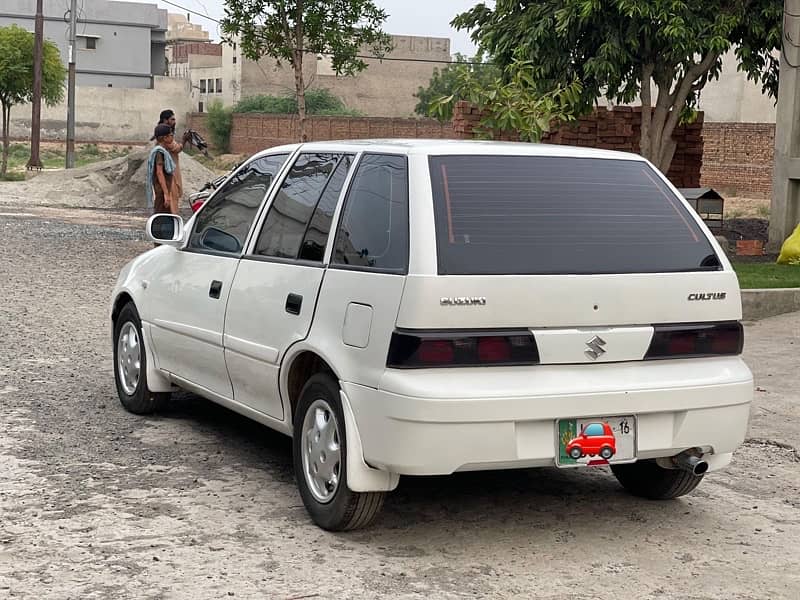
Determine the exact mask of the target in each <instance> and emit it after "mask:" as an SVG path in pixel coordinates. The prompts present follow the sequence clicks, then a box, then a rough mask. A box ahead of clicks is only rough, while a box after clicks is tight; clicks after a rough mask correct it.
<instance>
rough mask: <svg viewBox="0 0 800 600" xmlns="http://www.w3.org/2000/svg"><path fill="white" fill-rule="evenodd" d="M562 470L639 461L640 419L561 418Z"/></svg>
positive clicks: (558, 460) (558, 428)
mask: <svg viewBox="0 0 800 600" xmlns="http://www.w3.org/2000/svg"><path fill="white" fill-rule="evenodd" d="M556 435H557V438H558V452H557V455H556V463H557V465H558V466H559V467H580V466H598V465H607V464H610V463H618V462H631V461H633V460H635V459H636V417H634V416H633V415H624V416H616V417H597V418H588V419H560V420H559V421H558V422H557V423H556Z"/></svg>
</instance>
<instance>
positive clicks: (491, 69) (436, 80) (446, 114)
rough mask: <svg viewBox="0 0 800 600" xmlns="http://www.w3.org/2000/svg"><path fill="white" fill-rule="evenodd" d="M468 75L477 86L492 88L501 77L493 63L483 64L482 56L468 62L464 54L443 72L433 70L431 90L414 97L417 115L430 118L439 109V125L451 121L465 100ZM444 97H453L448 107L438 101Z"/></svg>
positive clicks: (424, 88)
mask: <svg viewBox="0 0 800 600" xmlns="http://www.w3.org/2000/svg"><path fill="white" fill-rule="evenodd" d="M467 75H471V76H472V77H471V78H470V79H474V81H475V82H476V83H477V84H483V85H486V86H488V85H490V84H491V83H492V82H493V81H495V80H497V78H498V77H499V76H500V70H499V69H498V68H496V67H495V66H494V65H493V64H491V63H484V62H483V57H482V56H481V55H478V56H476V57H475V58H467V57H466V56H464V55H463V54H456V55H455V61H454V62H453V63H452V64H450V65H447V66H446V67H444V68H443V69H441V70H440V69H434V71H433V76H432V77H431V80H430V82H429V83H428V87H420V88H419V91H417V93H416V94H414V96H415V97H416V98H417V99H419V102H417V106H416V108H415V109H414V111H415V112H416V113H417V114H418V115H423V116H430V115H431V113H432V110H431V107H433V106H434V105H436V106H437V109H438V110H436V111H434V112H435V116H436V118H438V119H439V120H440V121H443V122H445V121H450V120H451V119H452V118H453V107H454V106H455V104H456V102H458V101H459V100H465V99H466V97H465V96H464V93H463V92H462V91H461V90H460V88H461V86H462V85H463V83H464V81H465V79H466V77H467ZM443 97H450V98H451V101H450V102H449V103H448V104H447V105H441V104H440V103H439V102H438V101H439V100H440V99H441V98H443Z"/></svg>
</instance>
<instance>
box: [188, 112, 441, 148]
mask: <svg viewBox="0 0 800 600" xmlns="http://www.w3.org/2000/svg"><path fill="white" fill-rule="evenodd" d="M306 130H307V134H308V140H309V141H311V142H319V141H325V140H356V139H368V138H412V139H421V138H434V139H443V138H453V137H454V134H453V128H452V126H450V125H449V124H448V125H442V124H441V123H439V122H438V121H435V120H433V119H396V118H382V117H309V118H308V121H307V124H306ZM198 131H199V130H198ZM298 137H299V133H298V127H297V117H296V116H294V115H262V114H237V115H234V116H233V129H232V130H231V152H234V153H236V154H252V153H253V152H256V151H258V150H263V149H264V148H270V147H272V146H280V145H281V144H291V143H294V142H296V141H297V140H298Z"/></svg>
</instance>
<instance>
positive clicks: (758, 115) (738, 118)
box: [699, 52, 775, 123]
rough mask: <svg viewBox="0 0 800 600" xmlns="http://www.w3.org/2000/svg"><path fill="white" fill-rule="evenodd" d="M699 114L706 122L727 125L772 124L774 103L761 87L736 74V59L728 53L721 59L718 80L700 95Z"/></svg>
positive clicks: (708, 84) (742, 75) (773, 120)
mask: <svg viewBox="0 0 800 600" xmlns="http://www.w3.org/2000/svg"><path fill="white" fill-rule="evenodd" d="M699 108H700V110H702V111H703V112H704V113H705V120H706V121H722V122H728V123H774V122H775V99H774V98H770V97H769V96H767V95H766V94H763V93H762V92H761V86H760V85H758V84H756V83H754V82H752V81H748V80H747V76H746V75H745V74H744V73H742V72H739V71H737V70H736V57H735V56H734V54H733V52H728V53H727V54H726V55H725V56H724V57H723V59H722V73H721V74H720V77H719V80H717V81H710V82H708V83H707V84H706V87H705V88H704V89H703V91H702V93H701V95H700V104H699Z"/></svg>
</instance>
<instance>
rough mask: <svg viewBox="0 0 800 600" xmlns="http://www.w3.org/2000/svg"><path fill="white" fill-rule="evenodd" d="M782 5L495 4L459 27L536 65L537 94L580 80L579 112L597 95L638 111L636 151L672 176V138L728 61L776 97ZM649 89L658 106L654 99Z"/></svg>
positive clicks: (750, 1)
mask: <svg viewBox="0 0 800 600" xmlns="http://www.w3.org/2000/svg"><path fill="white" fill-rule="evenodd" d="M782 4H783V3H782V2H780V1H779V0H605V1H603V2H600V1H599V0H497V3H496V6H495V8H494V9H492V8H489V7H487V6H486V5H485V4H483V3H481V4H478V5H477V6H475V7H474V8H472V9H471V10H469V11H467V12H466V13H463V14H461V15H458V16H457V17H456V18H455V19H454V20H453V25H454V26H455V27H457V28H458V29H470V30H473V33H472V39H473V40H474V41H475V42H476V43H478V44H479V45H480V47H481V48H482V50H484V51H486V52H488V53H489V54H491V56H493V57H494V61H495V62H496V63H498V64H499V65H500V66H505V65H509V64H511V63H512V62H513V61H514V60H525V61H530V63H531V64H532V65H533V66H534V77H535V80H536V85H537V87H539V89H541V90H543V91H546V90H551V89H555V88H557V87H558V86H563V85H566V84H569V83H570V82H571V81H574V80H575V79H577V80H578V81H580V82H581V83H582V88H583V89H582V92H581V94H580V95H579V97H578V98H577V103H576V105H575V106H574V109H575V110H576V111H577V112H580V113H585V112H589V111H590V110H591V109H592V107H593V105H594V103H595V102H596V101H597V99H598V98H601V97H606V98H608V99H609V100H611V101H612V102H620V103H629V102H631V101H633V100H634V99H636V98H637V96H638V97H639V99H640V101H641V104H642V128H641V139H640V152H641V154H642V155H643V156H645V157H646V158H648V159H650V161H651V162H653V163H654V164H655V165H656V166H657V167H659V168H660V169H661V170H662V171H664V172H666V171H667V170H668V169H669V165H670V163H671V162H672V157H673V155H674V153H675V142H674V141H673V140H672V133H673V131H674V130H675V127H676V126H677V125H678V124H679V122H680V121H681V119H682V118H686V117H687V116H688V115H689V114H691V110H692V108H693V107H695V106H696V103H697V100H698V98H699V94H700V92H701V90H702V89H703V87H704V86H705V85H706V83H708V81H709V80H711V79H715V78H718V77H719V73H720V71H721V69H722V58H721V57H722V55H723V54H724V53H725V52H727V51H728V50H730V49H734V50H735V56H736V59H737V62H738V68H739V70H742V71H744V72H745V73H747V76H748V78H749V79H751V80H754V81H757V82H760V83H761V84H762V86H763V89H764V91H765V92H766V93H769V94H770V95H772V96H775V95H776V93H777V88H778V72H779V61H778V59H777V58H776V55H775V51H776V50H779V49H780V46H781V19H782V15H783V7H782ZM653 89H654V90H655V102H653Z"/></svg>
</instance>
